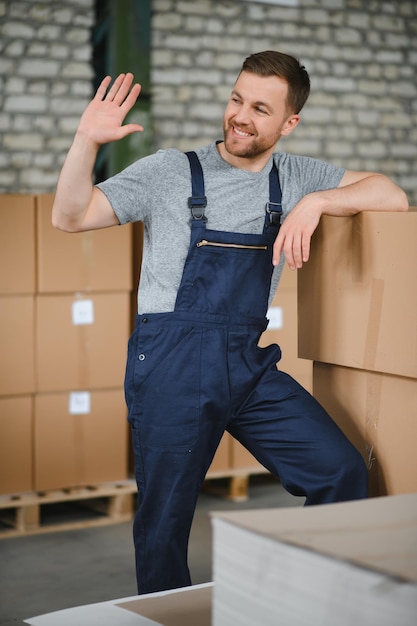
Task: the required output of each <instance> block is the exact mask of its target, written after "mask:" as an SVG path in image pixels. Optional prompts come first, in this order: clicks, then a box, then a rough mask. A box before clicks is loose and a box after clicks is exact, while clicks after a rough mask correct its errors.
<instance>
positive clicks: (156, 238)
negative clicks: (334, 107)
mask: <svg viewBox="0 0 417 626" xmlns="http://www.w3.org/2000/svg"><path fill="white" fill-rule="evenodd" d="M196 152H197V155H198V157H199V159H200V162H201V165H202V167H203V172H204V182H205V192H206V196H207V208H206V210H205V215H206V217H207V220H208V221H207V228H210V229H212V230H224V231H231V232H239V233H254V234H259V233H261V232H262V229H263V225H264V219H265V205H266V202H267V201H268V199H269V172H270V169H271V166H272V157H271V160H270V161H269V163H268V164H267V165H266V166H265V167H264V169H263V170H262V171H261V172H251V171H248V170H243V169H239V168H236V167H233V166H231V165H229V164H228V163H227V162H226V161H224V160H223V159H222V157H221V156H220V154H219V152H218V150H217V147H216V144H215V143H212V144H209V145H208V146H205V147H203V148H200V149H198V150H196ZM273 158H274V160H275V163H276V165H277V167H278V172H279V178H280V183H281V189H282V208H283V219H285V216H286V215H287V214H288V213H289V212H290V211H291V209H292V208H293V207H294V206H295V205H296V204H297V202H298V201H299V200H300V199H301V198H302V197H303V196H305V195H306V194H308V193H310V192H312V191H319V190H325V189H332V188H335V187H337V186H338V185H339V183H340V180H341V178H342V176H343V174H344V171H345V170H344V169H343V168H340V167H337V166H334V165H331V164H329V163H326V162H324V161H321V160H318V159H313V158H310V157H301V156H295V155H290V154H287V153H276V154H274V157H273ZM97 186H98V187H99V188H100V189H101V190H102V191H103V192H104V193H105V194H106V196H107V198H108V199H109V201H110V204H111V205H112V207H113V210H114V212H115V213H116V215H117V217H118V219H119V221H120V223H121V224H125V223H127V222H136V221H142V222H143V223H144V250H143V258H142V269H141V277H140V284H139V291H138V311H139V313H162V312H170V311H173V310H174V306H175V299H176V295H177V290H178V287H179V284H180V281H181V276H182V271H183V266H184V262H185V258H186V255H187V252H188V247H189V242H190V209H189V207H188V198H189V197H190V196H191V176H190V167H189V163H188V159H187V157H186V155H185V154H184V153H183V152H180V151H179V150H175V149H169V150H159V151H158V152H156V153H155V154H153V155H151V156H148V157H144V158H142V159H139V160H138V161H136V162H135V163H133V164H132V165H130V166H129V167H127V168H126V169H125V170H123V171H122V172H120V173H119V174H117V175H115V176H113V177H111V178H109V179H108V180H107V181H104V182H102V183H100V184H99V185H97ZM283 262H284V259H282V260H281V263H280V265H279V266H278V267H276V268H275V270H274V275H273V280H272V285H271V293H270V302H271V301H272V298H273V296H274V293H275V291H276V288H277V286H278V282H279V278H280V276H281V272H282V267H283Z"/></svg>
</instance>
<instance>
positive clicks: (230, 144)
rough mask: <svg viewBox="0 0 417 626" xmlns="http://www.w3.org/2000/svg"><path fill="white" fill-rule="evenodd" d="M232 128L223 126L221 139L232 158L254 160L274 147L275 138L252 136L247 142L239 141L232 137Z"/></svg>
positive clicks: (276, 139)
mask: <svg viewBox="0 0 417 626" xmlns="http://www.w3.org/2000/svg"><path fill="white" fill-rule="evenodd" d="M232 132H233V128H232V126H230V125H227V126H224V128H223V138H224V146H225V148H226V150H227V152H229V154H232V155H233V156H236V157H240V158H242V159H254V158H256V157H258V156H260V155H262V154H264V153H265V152H268V151H269V150H271V148H274V147H275V144H276V143H277V141H278V138H277V137H274V138H271V137H268V138H263V139H262V138H259V137H255V136H254V135H253V136H252V138H250V139H249V138H248V140H247V141H240V140H237V139H235V138H234V137H233V136H232Z"/></svg>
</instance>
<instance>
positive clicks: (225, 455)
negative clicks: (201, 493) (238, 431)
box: [207, 432, 232, 475]
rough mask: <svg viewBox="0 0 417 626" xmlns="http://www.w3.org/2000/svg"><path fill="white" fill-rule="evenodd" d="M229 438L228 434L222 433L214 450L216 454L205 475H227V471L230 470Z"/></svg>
mask: <svg viewBox="0 0 417 626" xmlns="http://www.w3.org/2000/svg"><path fill="white" fill-rule="evenodd" d="M231 439H232V438H231V436H230V435H229V433H227V432H226V433H224V435H223V437H222V439H221V441H220V443H219V447H218V448H217V450H216V454H215V455H214V459H213V461H212V463H211V465H210V467H209V470H208V472H207V475H210V474H211V475H213V474H215V473H219V474H221V475H222V474H223V475H226V474H227V470H229V469H230V440H231Z"/></svg>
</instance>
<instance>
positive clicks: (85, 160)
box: [52, 133, 99, 231]
mask: <svg viewBox="0 0 417 626" xmlns="http://www.w3.org/2000/svg"><path fill="white" fill-rule="evenodd" d="M98 148H99V146H97V145H96V144H95V143H94V142H92V141H91V140H90V139H89V138H88V137H87V136H86V135H84V134H82V133H77V134H76V135H75V137H74V141H73V143H72V146H71V148H70V149H69V151H68V155H67V157H66V159H65V162H64V165H63V167H62V170H61V173H60V176H59V179H58V184H57V188H56V193H55V201H54V206H53V209H52V223H53V225H54V226H55V228H59V229H61V230H68V231H71V230H78V229H79V225H80V223H81V222H82V220H83V217H84V215H85V213H86V211H87V208H88V205H89V203H90V200H91V197H92V193H93V169H94V164H95V161H96V157H97V153H98Z"/></svg>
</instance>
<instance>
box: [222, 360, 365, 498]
mask: <svg viewBox="0 0 417 626" xmlns="http://www.w3.org/2000/svg"><path fill="white" fill-rule="evenodd" d="M228 430H229V431H230V433H231V434H232V435H233V436H235V437H236V438H237V439H238V440H239V441H240V442H241V443H242V444H243V445H244V446H245V447H246V448H248V450H250V451H251V452H252V454H253V455H254V456H255V457H256V458H257V459H258V460H259V461H260V463H262V464H263V465H264V466H265V467H266V468H268V470H270V471H271V472H272V473H273V474H274V475H276V476H278V477H279V479H280V481H281V483H282V485H283V486H284V487H285V488H286V489H287V490H288V491H289V492H290V493H292V494H294V495H297V496H305V498H306V500H305V504H306V505H311V504H324V503H330V502H338V501H344V500H354V499H360V498H366V497H367V494H368V473H367V468H366V465H365V462H364V460H363V458H362V456H361V455H360V454H359V452H358V451H357V450H356V448H355V447H354V446H353V445H352V444H351V443H350V442H349V441H348V439H347V438H346V437H345V435H344V434H343V432H342V431H341V430H340V428H339V427H338V426H337V425H336V423H335V422H334V421H333V420H332V419H331V417H330V416H329V415H328V414H327V412H326V411H325V410H324V409H323V407H322V406H321V405H320V404H319V403H318V402H317V401H316V400H315V399H314V398H313V397H312V396H311V395H310V394H309V393H308V392H307V391H306V390H305V389H304V388H303V387H301V386H300V385H299V384H298V383H297V382H296V381H295V380H294V379H293V378H292V377H291V376H289V375H288V374H286V373H284V372H281V371H279V370H278V369H277V368H276V366H275V365H274V364H271V366H270V367H269V368H268V369H267V370H266V371H265V373H264V375H263V376H262V377H261V378H260V379H259V380H258V382H257V385H256V387H255V388H254V390H253V392H252V393H251V394H250V396H249V397H248V398H247V400H246V402H245V403H244V404H243V406H241V408H240V410H239V413H238V414H237V416H236V417H235V418H234V419H233V420H232V421H231V423H230V424H229V425H228Z"/></svg>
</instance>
